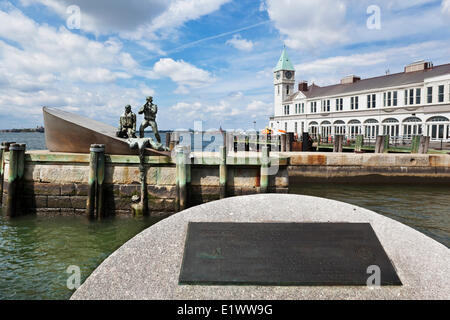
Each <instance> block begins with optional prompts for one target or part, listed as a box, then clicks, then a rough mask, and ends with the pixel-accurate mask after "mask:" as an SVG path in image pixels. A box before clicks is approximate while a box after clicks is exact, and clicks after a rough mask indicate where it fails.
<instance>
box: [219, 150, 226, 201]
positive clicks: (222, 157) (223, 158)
mask: <svg viewBox="0 0 450 320" xmlns="http://www.w3.org/2000/svg"><path fill="white" fill-rule="evenodd" d="M219 186H220V199H224V198H226V197H227V148H226V147H225V146H221V147H220V166H219Z"/></svg>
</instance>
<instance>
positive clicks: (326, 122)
mask: <svg viewBox="0 0 450 320" xmlns="http://www.w3.org/2000/svg"><path fill="white" fill-rule="evenodd" d="M320 125H321V126H329V125H331V122H330V121H327V120H325V121H322V123H321V124H320Z"/></svg>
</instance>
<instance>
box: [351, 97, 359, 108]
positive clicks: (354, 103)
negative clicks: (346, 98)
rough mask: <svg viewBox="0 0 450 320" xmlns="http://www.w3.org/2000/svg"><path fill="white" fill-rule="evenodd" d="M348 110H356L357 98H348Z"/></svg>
mask: <svg viewBox="0 0 450 320" xmlns="http://www.w3.org/2000/svg"><path fill="white" fill-rule="evenodd" d="M350 109H351V110H358V97H351V98H350Z"/></svg>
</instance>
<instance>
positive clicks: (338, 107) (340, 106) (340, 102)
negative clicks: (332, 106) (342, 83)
mask: <svg viewBox="0 0 450 320" xmlns="http://www.w3.org/2000/svg"><path fill="white" fill-rule="evenodd" d="M342 110H344V99H342V98H340V99H336V111H342Z"/></svg>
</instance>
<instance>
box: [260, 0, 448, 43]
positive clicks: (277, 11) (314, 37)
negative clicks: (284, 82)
mask: <svg viewBox="0 0 450 320" xmlns="http://www.w3.org/2000/svg"><path fill="white" fill-rule="evenodd" d="M448 1H449V0H443V2H442V6H441V8H439V7H438V6H424V5H426V4H432V3H433V2H435V1H434V0H412V1H401V0H383V1H378V2H375V3H374V2H373V1H371V0H358V1H356V0H345V1H344V0H322V1H315V0H297V1H292V0H266V5H267V12H268V14H269V17H270V19H271V20H272V21H273V22H274V25H275V27H276V28H277V29H278V30H279V32H280V33H281V35H282V36H283V39H284V41H285V44H286V45H287V46H288V47H291V48H294V49H297V50H302V51H307V52H311V51H313V52H315V51H320V50H322V51H325V50H329V49H330V48H331V47H336V46H340V45H347V44H356V43H367V42H374V41H385V40H392V39H400V40H404V39H405V37H407V36H416V37H417V36H418V35H420V34H423V33H424V32H426V31H427V30H444V29H445V28H448V25H449V20H448V19H445V18H444V17H443V16H442V14H441V11H442V13H444V12H447V11H448V10H447V8H448V7H449V6H448V5H447V3H448ZM374 4H375V5H378V6H379V7H380V10H381V11H380V12H381V28H380V29H379V30H377V29H375V30H371V29H368V28H367V25H366V22H367V19H369V17H370V15H369V14H367V11H366V10H367V8H368V6H370V5H374Z"/></svg>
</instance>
